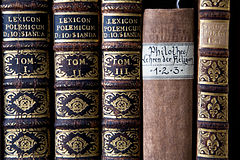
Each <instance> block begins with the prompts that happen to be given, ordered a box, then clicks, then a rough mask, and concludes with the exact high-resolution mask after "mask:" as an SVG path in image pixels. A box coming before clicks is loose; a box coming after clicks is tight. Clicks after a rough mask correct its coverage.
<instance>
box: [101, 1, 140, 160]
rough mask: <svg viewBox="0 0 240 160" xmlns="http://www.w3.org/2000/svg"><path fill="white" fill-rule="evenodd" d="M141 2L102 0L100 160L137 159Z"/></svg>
mask: <svg viewBox="0 0 240 160" xmlns="http://www.w3.org/2000/svg"><path fill="white" fill-rule="evenodd" d="M141 46H142V2H141V1H139V0H133V1H131V0H102V52H103V59H102V77H103V78H102V87H103V89H102V114H103V120H102V125H103V129H102V131H103V132H102V159H103V160H117V159H125V160H140V159H142V152H141V150H142V143H141V134H142V133H141V105H142V104H141Z"/></svg>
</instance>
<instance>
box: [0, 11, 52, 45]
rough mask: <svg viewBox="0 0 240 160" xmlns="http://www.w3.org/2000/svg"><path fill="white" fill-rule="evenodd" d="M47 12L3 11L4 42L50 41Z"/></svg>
mask: <svg viewBox="0 0 240 160" xmlns="http://www.w3.org/2000/svg"><path fill="white" fill-rule="evenodd" d="M48 16H49V14H48V12H47V11H35V10H34V11H3V12H2V22H3V23H2V28H3V41H13V42H16V41H49V35H48V30H49V26H48V20H46V17H48Z"/></svg>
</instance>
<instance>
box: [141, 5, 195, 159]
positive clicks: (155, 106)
mask: <svg viewBox="0 0 240 160" xmlns="http://www.w3.org/2000/svg"><path fill="white" fill-rule="evenodd" d="M143 19H144V21H143V51H142V66H143V67H142V70H143V71H142V73H143V152H144V159H147V160H156V159H164V160H165V159H178V160H191V159H192V131H193V130H192V114H193V112H192V110H193V100H192V99H193V78H194V10H193V9H192V8H185V9H145V11H144V16H143Z"/></svg>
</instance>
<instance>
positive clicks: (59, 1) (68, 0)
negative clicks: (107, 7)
mask: <svg viewBox="0 0 240 160" xmlns="http://www.w3.org/2000/svg"><path fill="white" fill-rule="evenodd" d="M53 2H54V3H66V2H98V0H54V1H53Z"/></svg>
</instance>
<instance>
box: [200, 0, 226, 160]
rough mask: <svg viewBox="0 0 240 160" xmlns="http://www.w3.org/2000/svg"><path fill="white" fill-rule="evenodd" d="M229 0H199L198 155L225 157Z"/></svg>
mask: <svg viewBox="0 0 240 160" xmlns="http://www.w3.org/2000/svg"><path fill="white" fill-rule="evenodd" d="M229 11H230V0H219V1H213V0H200V1H199V43H198V112H197V120H198V130H197V159H198V160H204V159H212V160H213V159H221V160H226V159H228V57H229V49H228V48H229V47H228V46H229V44H228V43H229V18H230V12H229Z"/></svg>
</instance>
